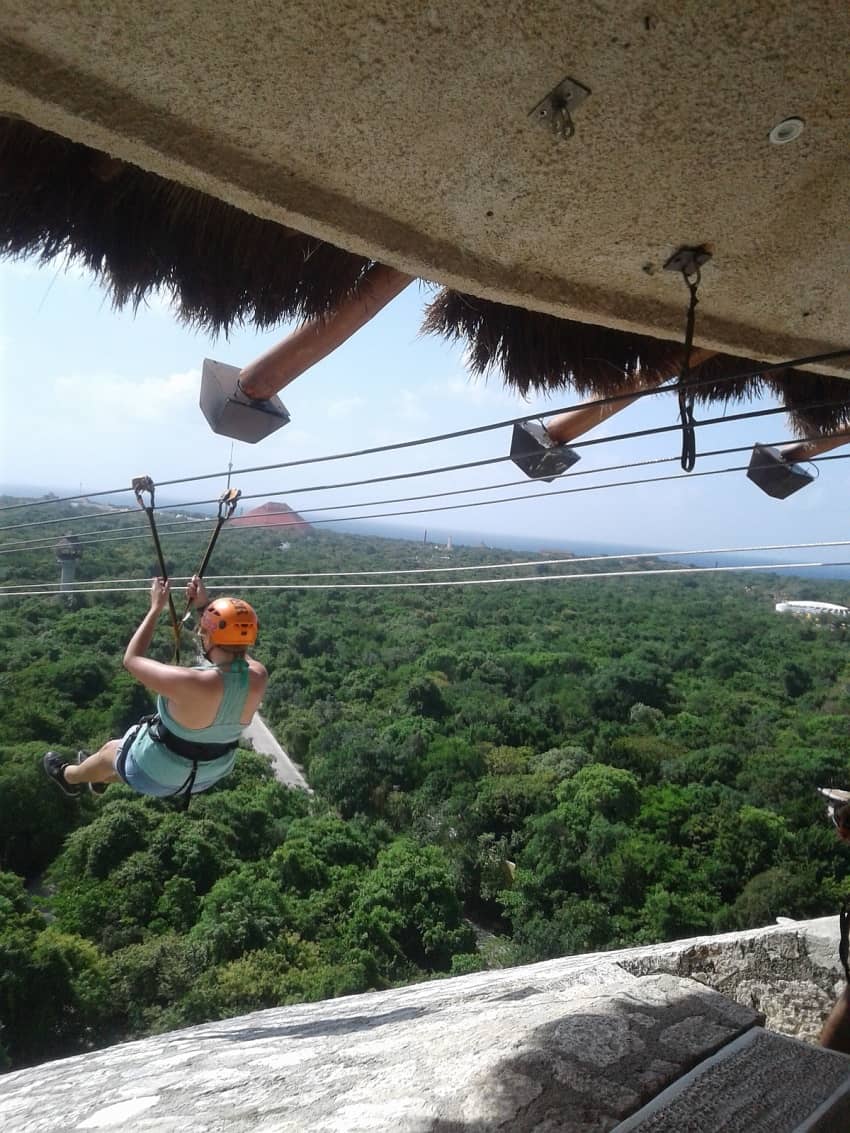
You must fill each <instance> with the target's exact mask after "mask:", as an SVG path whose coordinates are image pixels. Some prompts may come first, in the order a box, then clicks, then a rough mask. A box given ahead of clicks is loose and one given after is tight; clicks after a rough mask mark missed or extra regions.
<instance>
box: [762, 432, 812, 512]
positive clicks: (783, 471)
mask: <svg viewBox="0 0 850 1133" xmlns="http://www.w3.org/2000/svg"><path fill="white" fill-rule="evenodd" d="M747 477H748V479H750V480H752V482H753V483H754V484H757V485H758V486H759V487H760V488H761V490H762V491H763V492H767V494H768V495H769V496H773V498H774V499H776V500H784V499H785V498H786V497H787V496H791V495H793V494H794V492H799V490H800V489H801V488H805V486H806V485H807V484H811V482H812V480H814V476H812V474H811V473H810V472H807V471H806V470H805V468H803V467H802V466H801V465H799V464H790V463H789V462H788V461H787V460H785V459H783V456H782V453H781V452H780V451H779V449H778V448H773V447H772V446H771V445H753V454H752V456H751V457H750V466H749V468H748V469H747Z"/></svg>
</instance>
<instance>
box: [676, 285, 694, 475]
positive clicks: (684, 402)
mask: <svg viewBox="0 0 850 1133" xmlns="http://www.w3.org/2000/svg"><path fill="white" fill-rule="evenodd" d="M682 279H684V281H685V285H686V286H687V288H688V291H689V292H690V301H689V303H688V318H687V322H686V324H685V357H684V360H683V362H682V369H681V372H680V373H679V381H678V384H677V391H678V395H679V419H680V421H681V422H682V470H683V471H684V472H693V470H694V465H695V464H696V462H697V436H696V429H695V424H696V422H695V419H694V390H693V386H691V384H690V377H691V353H692V351H693V346H694V324H695V322H696V312H697V303H698V302H699V300H698V299H697V290H698V288H699V284H700V270H699V268H696V269H695V270H694V271H693V272H692V273H691V274H688V271H687V269H686V268H683V269H682Z"/></svg>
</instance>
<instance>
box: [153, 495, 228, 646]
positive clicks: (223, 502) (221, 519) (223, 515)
mask: <svg viewBox="0 0 850 1133" xmlns="http://www.w3.org/2000/svg"><path fill="white" fill-rule="evenodd" d="M131 487H132V489H133V491H134V493H135V495H136V500H137V502H138V504H139V507H141V508H142V510H143V511H144V513H145V515H146V516H147V517H148V523H149V524H150V528H151V535H152V536H153V542H154V547H155V548H156V554H157V560H158V563H159V570H160V576H161V578H162V579H163V581H167V580H168V570H167V568H166V566H165V558H164V556H163V554H162V546H161V544H160V541H159V534H158V533H157V529H156V519H155V518H154V502H155V493H156V485H155V484H154V482H153V480H152V479H151V478H150V476H136V477H135V478H134V479H133V481H132V482H131ZM145 493H147V495H148V496H149V497H150V502H149V503H145V500H144V495H145ZM241 494H242V493H241V491H240V490H239V489H238V488H228V489H227V491H226V492H223V493H222V494H221V496H220V498H219V501H218V521H217V523H216V525H215V528H214V529H213V532H212V535H211V536H210V541H209V543H208V544H207V549H206V551H205V552H204V557H203V558H202V559H201V564H200V566H199V567H198V569H197V570H196V571H195V574H196V575H197V576H198V578H203V577H204V571H205V570H206V569H207V566H208V565H209V561H210V558H211V557H212V553H213V549H214V547H215V544H216V540H217V539H218V536H219V533H220V531H221V529H222V527H223V526H224V524H225V522H226V521H227V520H228V519H230V517H231V516H232V515H233V512H234V511H235V510H236V504H237V503H238V501H239V497H240V496H241ZM191 608H192V603H191V600H187V602H186V609H185V610H184V612H183V616H182V618H179V619H178V617H177V610H176V609H175V606H174V599H173V597H172V595H171V594H170V593H169V595H168V610H169V613H170V615H171V629H172V633H173V634H174V661H175V663H178V664H179V662H180V628H181V626H182V625H183V623H184V622H185V621H186V619H187V618H188V616H189V611H190V610H191Z"/></svg>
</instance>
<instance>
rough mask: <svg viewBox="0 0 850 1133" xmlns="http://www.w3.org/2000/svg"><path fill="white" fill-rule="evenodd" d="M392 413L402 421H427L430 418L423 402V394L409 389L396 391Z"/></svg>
mask: <svg viewBox="0 0 850 1133" xmlns="http://www.w3.org/2000/svg"><path fill="white" fill-rule="evenodd" d="M391 413H392V414H393V415H394V416H395V417H396V418H397V419H399V420H401V421H411V422H413V421H427V420H428V419H429V418H430V414H429V413H428V411H427V410H426V409H425V407H424V406H423V404H422V396H421V395H420V394H418V393H414V392H413V391H412V390H409V389H400V390H396V391H395V393H394V394H393V404H392V408H391Z"/></svg>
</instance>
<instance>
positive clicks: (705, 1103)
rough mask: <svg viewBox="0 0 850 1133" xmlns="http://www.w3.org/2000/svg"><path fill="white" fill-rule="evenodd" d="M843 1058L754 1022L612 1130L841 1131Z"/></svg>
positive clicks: (847, 1085)
mask: <svg viewBox="0 0 850 1133" xmlns="http://www.w3.org/2000/svg"><path fill="white" fill-rule="evenodd" d="M848 1065H850V1064H848V1060H847V1058H846V1057H845V1056H844V1055H842V1054H835V1053H833V1052H832V1051H826V1050H821V1049H819V1048H818V1047H813V1046H810V1045H808V1044H804V1043H802V1042H800V1041H799V1040H798V1039H791V1038H786V1037H785V1036H784V1035H776V1034H771V1033H769V1032H767V1031H763V1030H761V1028H756V1029H754V1030H751V1031H748V1032H747V1033H746V1034H744V1035H742V1036H741V1037H740V1038H739V1039H737V1040H736V1041H735V1042H734V1043H730V1044H729V1045H728V1046H726V1047H724V1048H723V1049H722V1050H720V1051H718V1053H717V1054H716V1055H714V1056H713V1057H712V1058H709V1059H707V1060H706V1061H705V1062H704V1063H702V1064H701V1065H700V1066H698V1067H697V1068H696V1069H695V1070H693V1071H692V1072H691V1073H690V1074H687V1075H685V1077H684V1078H681V1079H679V1081H677V1082H674V1083H673V1085H672V1086H668V1088H667V1089H666V1090H664V1091H663V1093H661V1094H660V1095H659V1096H658V1097H657V1098H655V1099H654V1100H653V1101H652V1102H650V1104H649V1105H648V1106H646V1107H645V1108H644V1109H642V1110H641V1111H640V1113H637V1114H635V1116H634V1117H632V1118H630V1119H629V1120H627V1121H624V1122H623V1123H622V1125H618V1126H617V1128H616V1130H615V1131H614V1133H723V1131H724V1130H742V1131H743V1130H746V1133H786V1131H789V1133H791V1131H798V1133H804V1131H805V1133H847V1129H848V1128H850V1072H848Z"/></svg>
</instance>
